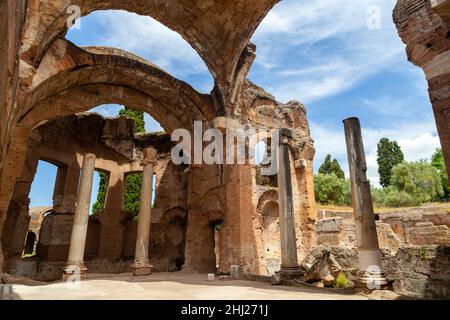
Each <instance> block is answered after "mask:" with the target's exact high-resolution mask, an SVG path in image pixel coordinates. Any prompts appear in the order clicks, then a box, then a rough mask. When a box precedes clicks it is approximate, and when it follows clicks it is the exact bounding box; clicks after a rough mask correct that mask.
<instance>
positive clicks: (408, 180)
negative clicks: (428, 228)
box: [391, 161, 444, 203]
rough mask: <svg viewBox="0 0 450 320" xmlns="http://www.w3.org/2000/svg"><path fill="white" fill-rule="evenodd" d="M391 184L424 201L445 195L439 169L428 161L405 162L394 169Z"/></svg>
mask: <svg viewBox="0 0 450 320" xmlns="http://www.w3.org/2000/svg"><path fill="white" fill-rule="evenodd" d="M391 185H392V186H393V187H394V188H396V189H397V190H399V191H405V192H406V193H408V194H410V195H411V196H413V197H414V198H415V199H417V201H419V202H421V203H424V202H429V201H432V200H436V199H438V198H440V197H442V196H443V195H444V190H443V188H442V182H441V176H440V174H439V171H438V170H437V169H436V168H434V167H433V166H432V165H431V164H430V163H428V162H426V161H419V162H410V163H408V162H403V163H401V164H398V165H396V166H395V167H394V168H393V169H392V177H391Z"/></svg>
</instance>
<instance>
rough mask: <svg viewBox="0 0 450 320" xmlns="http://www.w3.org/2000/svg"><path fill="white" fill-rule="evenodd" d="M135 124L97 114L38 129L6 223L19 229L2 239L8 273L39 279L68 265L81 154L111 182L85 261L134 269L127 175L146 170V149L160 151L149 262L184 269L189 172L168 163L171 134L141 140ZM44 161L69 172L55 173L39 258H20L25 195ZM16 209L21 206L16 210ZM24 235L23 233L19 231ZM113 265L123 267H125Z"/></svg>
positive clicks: (90, 230)
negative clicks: (92, 158) (87, 155)
mask: <svg viewBox="0 0 450 320" xmlns="http://www.w3.org/2000/svg"><path fill="white" fill-rule="evenodd" d="M133 125H134V122H133V121H132V120H129V119H126V118H124V117H119V118H116V119H105V118H103V117H102V116H100V115H97V114H78V115H73V116H68V117H65V118H61V119H59V120H55V121H51V122H49V123H46V124H45V125H43V126H41V127H39V128H38V129H36V130H35V131H34V133H33V135H32V137H31V138H30V139H29V145H28V157H27V161H26V165H25V166H24V167H23V170H22V177H23V178H22V179H21V180H19V181H18V182H17V183H16V189H15V193H14V194H15V199H17V201H16V202H11V206H10V210H9V211H8V219H7V221H11V222H9V223H8V224H7V225H8V226H10V224H12V223H13V224H14V225H15V227H14V228H13V227H12V226H10V228H8V230H9V231H10V232H7V233H5V234H4V241H2V243H3V244H4V245H6V250H7V252H11V254H8V259H7V261H6V262H7V263H6V265H7V271H8V272H9V273H12V274H16V273H20V274H21V275H26V274H27V272H28V275H29V276H33V277H34V278H35V279H40V278H52V277H53V275H54V273H56V270H59V267H57V263H62V262H65V261H66V259H67V255H68V250H69V245H70V236H71V229H72V225H73V214H74V209H75V202H76V197H77V189H78V180H79V175H80V167H81V161H82V155H83V154H84V153H88V152H92V153H94V154H96V157H97V158H96V169H98V170H101V171H102V172H106V173H107V175H108V177H109V183H108V191H107V192H108V194H107V197H106V202H105V206H104V209H103V210H102V211H100V212H99V213H98V214H96V215H95V216H91V217H90V221H89V228H88V234H87V239H86V248H85V259H86V260H87V261H90V263H91V264H93V265H95V268H96V271H97V272H108V270H109V271H111V270H123V268H122V267H118V268H119V269H117V268H116V269H115V268H114V267H112V266H108V267H105V269H104V270H103V271H102V269H101V266H102V265H104V263H94V262H93V260H102V261H120V260H121V259H124V260H126V261H127V264H130V263H131V261H130V259H132V258H134V246H135V242H136V232H135V231H134V232H130V230H132V229H133V228H132V227H131V228H130V226H129V225H131V226H132V225H133V224H135V221H133V217H131V216H130V215H129V214H127V213H126V212H124V211H123V201H124V188H125V184H124V179H125V175H126V174H127V173H132V172H138V171H141V170H142V167H141V166H140V159H141V157H142V148H146V147H149V146H153V147H155V148H156V149H157V150H158V153H159V159H158V163H157V165H156V166H155V179H156V201H155V206H154V209H153V211H152V230H151V237H152V240H151V241H152V242H151V248H150V259H155V266H156V270H157V271H158V270H159V271H175V270H179V269H180V268H181V266H182V264H183V263H184V242H185V225H186V221H187V200H186V199H187V193H186V192H187V180H186V175H185V173H184V168H183V167H179V166H175V165H173V164H172V163H171V161H170V153H168V152H169V151H170V148H171V141H170V137H169V136H168V135H164V134H141V135H139V136H137V137H135V136H134V134H133ZM121 142H122V143H121ZM39 159H40V160H46V161H50V162H52V163H55V164H58V165H59V166H60V168H62V169H63V170H64V171H63V174H59V171H60V170H59V169H58V175H57V181H56V182H55V192H54V197H53V201H54V203H53V209H52V211H51V213H50V214H48V215H46V216H45V218H44V219H43V221H42V225H41V226H40V228H39V229H40V232H39V242H38V245H37V255H36V257H33V258H30V259H28V258H27V259H21V254H22V251H23V248H24V245H25V237H26V233H27V231H28V229H29V219H30V215H29V208H28V204H29V199H28V194H29V192H30V188H31V183H32V181H33V179H34V175H35V173H36V166H37V162H38V160H39ZM28 163H31V164H28ZM58 177H59V178H58ZM22 185H24V187H23V186H22ZM16 203H21V204H23V205H21V206H18V205H16ZM20 217H24V219H22V218H20ZM30 227H31V226H30ZM22 229H23V232H18V231H19V230H22ZM13 231H14V232H13ZM127 231H128V232H127ZM124 238H125V239H124ZM126 243H128V245H126ZM130 244H131V246H132V248H131V249H130ZM124 248H128V249H127V250H128V251H127V250H125V252H124ZM124 253H125V254H124ZM105 259H107V260H105ZM111 259H112V260H111ZM114 259H115V260H114ZM33 261H37V263H34V262H33ZM44 264H48V268H46V267H43V265H44ZM114 264H116V265H122V262H120V263H119V262H117V263H114ZM39 266H40V267H39ZM51 266H53V267H51ZM33 268H38V269H37V270H35V269H33ZM39 268H40V269H39ZM39 270H42V272H43V274H40V271H39Z"/></svg>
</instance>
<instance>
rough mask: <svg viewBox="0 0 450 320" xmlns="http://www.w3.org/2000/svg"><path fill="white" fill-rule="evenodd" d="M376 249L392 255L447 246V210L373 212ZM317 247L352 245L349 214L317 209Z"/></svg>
mask: <svg viewBox="0 0 450 320" xmlns="http://www.w3.org/2000/svg"><path fill="white" fill-rule="evenodd" d="M376 215H377V217H378V220H377V221H376V225H377V232H378V241H379V243H380V248H382V249H389V250H392V251H394V252H396V251H397V250H398V249H399V248H400V247H403V246H421V245H447V246H450V230H449V226H450V208H447V207H445V206H438V207H433V206H423V207H419V208H405V209H398V210H391V211H389V212H384V213H376ZM316 233H317V242H318V244H332V245H341V246H347V247H355V246H356V235H355V227H354V222H353V219H352V212H350V211H348V212H338V211H330V210H323V209H321V210H319V220H318V221H317V224H316Z"/></svg>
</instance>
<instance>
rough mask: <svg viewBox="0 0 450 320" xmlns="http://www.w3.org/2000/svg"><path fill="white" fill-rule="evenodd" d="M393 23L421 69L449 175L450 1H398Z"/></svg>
mask: <svg viewBox="0 0 450 320" xmlns="http://www.w3.org/2000/svg"><path fill="white" fill-rule="evenodd" d="M394 22H395V24H396V25H397V29H398V32H399V35H400V37H401V39H402V40H403V42H404V43H405V44H406V45H407V47H406V52H407V54H408V59H409V61H411V62H412V63H414V64H415V65H417V66H419V67H421V68H422V69H423V70H424V72H425V76H426V78H427V80H428V86H429V89H428V91H429V94H430V99H431V103H432V105H433V111H434V116H435V119H436V126H437V129H438V133H439V137H440V139H441V145H442V150H443V153H444V158H445V162H446V165H447V172H450V125H449V124H450V37H449V33H450V1H449V0H398V1H397V5H396V7H395V10H394Z"/></svg>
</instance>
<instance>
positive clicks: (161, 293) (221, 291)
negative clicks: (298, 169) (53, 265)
mask: <svg viewBox="0 0 450 320" xmlns="http://www.w3.org/2000/svg"><path fill="white" fill-rule="evenodd" d="M10 298H12V299H23V300H86V299H87V300H98V299H100V300H269V299H270V300H366V299H368V297H367V296H364V295H362V294H347V293H343V292H333V291H332V290H323V289H315V288H294V287H286V286H272V285H271V284H269V283H260V282H253V281H242V280H225V281H223V280H214V281H212V282H211V281H207V275H203V274H187V273H155V274H153V275H150V276H144V277H138V278H135V277H133V276H132V275H131V274H119V275H92V274H91V275H89V276H88V278H87V279H86V280H85V281H82V282H79V283H64V282H59V283H51V284H48V285H38V286H26V285H12V294H11V295H10Z"/></svg>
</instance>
